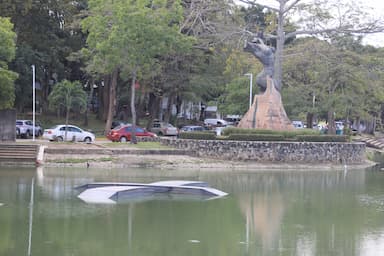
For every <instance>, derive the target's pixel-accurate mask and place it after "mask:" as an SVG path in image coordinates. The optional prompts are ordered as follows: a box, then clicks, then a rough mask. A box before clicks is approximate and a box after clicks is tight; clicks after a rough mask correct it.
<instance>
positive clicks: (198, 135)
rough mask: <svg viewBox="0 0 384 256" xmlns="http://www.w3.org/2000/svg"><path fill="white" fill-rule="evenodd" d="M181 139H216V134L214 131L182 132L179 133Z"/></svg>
mask: <svg viewBox="0 0 384 256" xmlns="http://www.w3.org/2000/svg"><path fill="white" fill-rule="evenodd" d="M179 138H180V139H193V140H214V139H216V134H215V133H213V132H182V133H180V135H179Z"/></svg>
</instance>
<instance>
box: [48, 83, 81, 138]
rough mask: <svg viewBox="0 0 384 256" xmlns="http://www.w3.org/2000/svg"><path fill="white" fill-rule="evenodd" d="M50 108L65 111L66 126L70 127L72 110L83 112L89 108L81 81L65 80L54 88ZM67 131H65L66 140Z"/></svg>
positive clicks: (50, 97)
mask: <svg viewBox="0 0 384 256" xmlns="http://www.w3.org/2000/svg"><path fill="white" fill-rule="evenodd" d="M48 101H49V108H50V109H52V110H58V111H60V110H62V109H64V111H65V125H68V120H69V114H70V112H71V110H78V111H79V112H83V111H84V110H85V109H86V107H87V94H86V92H85V91H84V90H83V88H82V86H81V84H80V82H79V81H75V82H70V81H68V80H63V81H61V82H59V83H57V84H55V86H54V87H53V90H52V92H51V93H50V94H49V96H48ZM66 139H67V131H65V139H64V140H66Z"/></svg>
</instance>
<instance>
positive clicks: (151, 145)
mask: <svg viewBox="0 0 384 256" xmlns="http://www.w3.org/2000/svg"><path fill="white" fill-rule="evenodd" d="M101 145H103V146H105V147H111V148H138V149H172V147H169V146H164V145H161V144H160V142H154V141H145V142H138V143H137V144H131V143H129V142H126V143H122V142H105V143H102V144H101Z"/></svg>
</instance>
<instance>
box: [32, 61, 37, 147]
mask: <svg viewBox="0 0 384 256" xmlns="http://www.w3.org/2000/svg"><path fill="white" fill-rule="evenodd" d="M35 90H36V83H35V65H32V123H33V129H32V140H33V141H34V140H35V132H36V131H35V127H36V126H35V115H36V113H35V112H36V111H35V108H36V105H35V102H36V93H35Z"/></svg>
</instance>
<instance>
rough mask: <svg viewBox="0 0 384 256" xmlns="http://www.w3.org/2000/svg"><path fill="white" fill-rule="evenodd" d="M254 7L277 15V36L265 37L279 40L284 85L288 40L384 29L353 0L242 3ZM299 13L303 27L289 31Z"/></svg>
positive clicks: (252, 0) (277, 71)
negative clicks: (299, 37)
mask: <svg viewBox="0 0 384 256" xmlns="http://www.w3.org/2000/svg"><path fill="white" fill-rule="evenodd" d="M240 1H241V2H243V3H246V4H250V5H252V6H253V5H259V6H263V7H265V8H267V9H269V10H271V11H273V12H275V13H276V18H277V27H276V30H275V32H274V33H268V34H266V35H264V36H265V37H267V38H272V39H275V40H276V54H275V74H274V78H275V80H276V82H277V83H279V84H281V83H282V75H283V74H282V64H283V49H284V44H285V43H286V41H287V40H288V39H291V38H293V37H296V36H299V35H318V36H323V37H328V38H329V37H333V36H335V35H338V36H340V35H342V34H344V35H345V34H346V35H351V34H352V35H356V34H357V35H361V34H369V33H378V32H382V31H383V30H384V24H383V20H382V19H380V18H369V19H368V18H366V19H363V18H362V17H372V16H369V15H366V14H367V13H366V12H365V11H364V10H363V9H362V8H361V7H360V6H359V5H357V4H356V3H354V2H350V1H335V2H333V1H323V0H313V1H312V3H309V4H307V3H305V1H304V0H274V2H275V3H276V4H277V6H276V7H273V6H271V5H263V4H260V1H259V0H240ZM295 13H296V14H298V17H300V19H299V20H298V21H297V22H296V23H297V24H298V25H300V26H301V28H298V29H297V30H295V31H292V32H288V33H287V31H285V29H284V28H285V25H286V24H287V21H288V19H290V18H291V19H292V18H294V15H295Z"/></svg>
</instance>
